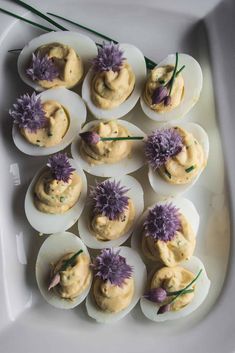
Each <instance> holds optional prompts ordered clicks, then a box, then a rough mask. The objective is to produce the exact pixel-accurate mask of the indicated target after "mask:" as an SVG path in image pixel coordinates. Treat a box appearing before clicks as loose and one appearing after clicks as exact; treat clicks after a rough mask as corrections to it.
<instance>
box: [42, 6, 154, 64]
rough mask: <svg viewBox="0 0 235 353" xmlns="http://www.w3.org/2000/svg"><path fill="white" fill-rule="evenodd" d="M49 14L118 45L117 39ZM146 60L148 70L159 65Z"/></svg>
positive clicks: (49, 13)
mask: <svg viewBox="0 0 235 353" xmlns="http://www.w3.org/2000/svg"><path fill="white" fill-rule="evenodd" d="M47 14H48V15H50V16H53V17H56V18H59V19H61V20H63V21H66V22H68V23H70V24H73V25H74V26H77V27H79V28H82V29H85V30H86V31H88V32H90V33H93V34H95V35H97V36H99V37H101V38H103V39H106V40H108V41H112V42H114V43H115V44H117V43H118V41H116V40H115V39H112V38H110V37H108V36H106V35H105V34H102V33H99V32H97V31H95V30H94V29H91V28H88V27H86V26H83V25H81V24H80V23H77V22H74V21H72V20H69V19H67V18H65V17H62V16H59V15H56V14H54V13H51V12H47ZM144 58H145V62H146V66H147V68H148V69H153V68H154V67H155V66H156V65H157V64H156V63H155V62H154V61H153V60H151V59H149V58H147V57H146V56H145V57H144Z"/></svg>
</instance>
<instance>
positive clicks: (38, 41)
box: [17, 31, 97, 92]
mask: <svg viewBox="0 0 235 353" xmlns="http://www.w3.org/2000/svg"><path fill="white" fill-rule="evenodd" d="M50 43H61V44H64V45H68V46H70V47H72V48H73V49H74V50H75V52H76V53H77V55H78V56H79V57H80V58H81V59H82V62H83V64H84V69H85V70H84V71H85V72H84V74H86V72H87V71H88V69H89V67H90V66H91V60H92V59H93V58H94V57H95V56H96V55H97V47H96V44H95V42H94V41H93V40H92V39H91V38H89V37H87V36H85V35H84V34H81V33H78V32H71V31H65V32H63V31H57V32H50V33H46V34H42V35H41V36H39V37H36V38H34V39H32V40H31V41H30V42H29V43H28V44H26V46H25V47H24V48H23V49H22V50H21V52H20V55H19V58H18V61H17V67H18V73H19V75H20V78H21V79H22V81H24V83H26V84H27V85H28V86H30V87H32V88H33V89H35V91H38V92H42V91H44V90H45V88H43V87H41V86H40V85H39V84H38V83H37V82H36V81H33V80H31V79H30V78H29V77H28V76H27V75H26V73H25V71H26V69H27V67H28V65H29V63H30V60H31V57H32V54H33V53H34V52H35V51H36V49H38V48H39V47H40V46H42V45H45V44H50Z"/></svg>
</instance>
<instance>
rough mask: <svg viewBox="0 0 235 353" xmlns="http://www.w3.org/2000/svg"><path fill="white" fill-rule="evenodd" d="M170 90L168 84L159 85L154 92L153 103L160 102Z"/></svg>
mask: <svg viewBox="0 0 235 353" xmlns="http://www.w3.org/2000/svg"><path fill="white" fill-rule="evenodd" d="M168 94H169V90H168V88H167V87H166V86H159V87H157V88H156V89H155V90H154V91H153V94H152V104H159V103H161V102H162V101H164V99H165V98H166V97H167V96H168Z"/></svg>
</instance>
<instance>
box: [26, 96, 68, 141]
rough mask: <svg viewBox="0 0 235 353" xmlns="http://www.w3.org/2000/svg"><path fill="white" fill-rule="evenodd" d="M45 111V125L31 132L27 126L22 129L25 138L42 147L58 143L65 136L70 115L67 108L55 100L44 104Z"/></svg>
mask: <svg viewBox="0 0 235 353" xmlns="http://www.w3.org/2000/svg"><path fill="white" fill-rule="evenodd" d="M42 107H43V110H44V112H45V117H46V120H47V121H46V124H45V127H43V128H41V129H38V130H37V131H36V132H31V131H29V130H28V129H26V128H23V129H21V134H22V135H23V136H24V137H25V139H26V140H27V141H28V142H29V143H31V144H33V145H37V146H40V147H52V146H55V145H58V144H59V143H60V142H61V141H62V139H63V137H64V136H65V134H66V132H67V130H68V127H69V116H68V114H67V112H66V110H65V108H64V107H63V106H62V105H61V104H60V103H58V102H56V101H54V100H48V101H46V102H44V103H43V104H42Z"/></svg>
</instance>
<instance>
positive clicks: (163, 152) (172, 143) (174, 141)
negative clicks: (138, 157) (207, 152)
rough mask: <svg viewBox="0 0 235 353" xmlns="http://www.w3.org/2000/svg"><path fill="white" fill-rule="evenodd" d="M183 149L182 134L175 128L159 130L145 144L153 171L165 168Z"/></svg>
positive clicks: (146, 154)
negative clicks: (168, 161) (169, 160)
mask: <svg viewBox="0 0 235 353" xmlns="http://www.w3.org/2000/svg"><path fill="white" fill-rule="evenodd" d="M182 148H183V141H182V137H181V136H180V134H179V133H178V132H177V131H176V130H175V129H173V128H168V129H157V130H155V131H154V132H153V133H152V134H151V135H149V136H148V138H147V141H146V142H145V156H146V158H147V161H148V163H149V164H150V166H151V167H152V168H153V169H157V168H159V167H161V166H163V165H164V164H165V163H166V162H167V160H168V159H169V158H171V157H173V156H175V155H177V154H178V153H179V152H180V151H181V150H182Z"/></svg>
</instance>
